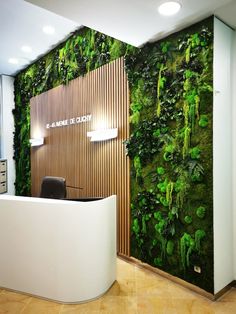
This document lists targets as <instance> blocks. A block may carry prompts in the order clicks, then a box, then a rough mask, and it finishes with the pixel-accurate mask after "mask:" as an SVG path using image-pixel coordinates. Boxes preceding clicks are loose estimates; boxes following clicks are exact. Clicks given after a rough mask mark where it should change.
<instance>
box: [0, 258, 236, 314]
mask: <svg viewBox="0 0 236 314" xmlns="http://www.w3.org/2000/svg"><path fill="white" fill-rule="evenodd" d="M110 313H111V314H113V313H114V314H236V289H235V288H232V289H231V290H230V291H229V292H227V293H226V294H225V295H224V296H223V297H221V298H220V299H219V300H218V301H216V302H212V301H210V300H208V299H206V298H204V297H202V296H200V295H198V294H197V293H194V292H192V291H190V290H188V289H186V288H183V287H181V286H180V285H178V284H176V283H173V282H171V281H170V280H167V279H165V278H163V277H161V276H159V275H157V274H153V273H152V272H150V271H148V270H143V269H141V268H139V267H137V266H135V265H132V264H130V263H127V262H125V261H123V260H121V259H118V260H117V281H116V282H115V283H114V285H113V286H112V287H111V288H110V289H109V291H108V292H107V293H106V294H105V295H104V296H102V297H101V298H99V299H97V300H94V301H92V302H87V303H83V304H77V305H61V304H58V303H56V302H49V301H45V300H42V299H37V298H33V297H29V296H25V295H23V294H20V293H19V294H18V293H13V292H10V291H7V290H4V289H0V314H110Z"/></svg>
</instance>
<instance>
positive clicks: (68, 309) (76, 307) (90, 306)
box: [60, 299, 101, 314]
mask: <svg viewBox="0 0 236 314" xmlns="http://www.w3.org/2000/svg"><path fill="white" fill-rule="evenodd" d="M100 307H101V299H97V300H94V301H91V302H87V303H81V304H70V305H66V304H65V305H63V307H62V309H61V312H60V314H77V313H78V314H90V313H91V314H97V313H100Z"/></svg>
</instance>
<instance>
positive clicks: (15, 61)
mask: <svg viewBox="0 0 236 314" xmlns="http://www.w3.org/2000/svg"><path fill="white" fill-rule="evenodd" d="M8 62H9V63H11V64H18V63H19V61H18V59H16V58H9V59H8Z"/></svg>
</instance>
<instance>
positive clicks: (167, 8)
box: [158, 1, 181, 16]
mask: <svg viewBox="0 0 236 314" xmlns="http://www.w3.org/2000/svg"><path fill="white" fill-rule="evenodd" d="M180 9H181V4H180V3H179V2H177V1H167V2H164V3H162V4H161V5H160V6H159V7H158V12H159V13H160V14H161V15H165V16H171V15H174V14H176V13H178V12H179V10H180Z"/></svg>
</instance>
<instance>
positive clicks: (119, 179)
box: [31, 58, 130, 256]
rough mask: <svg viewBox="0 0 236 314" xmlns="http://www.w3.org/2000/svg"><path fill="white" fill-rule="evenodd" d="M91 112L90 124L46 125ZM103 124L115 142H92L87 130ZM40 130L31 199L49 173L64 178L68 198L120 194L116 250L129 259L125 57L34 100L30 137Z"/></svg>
mask: <svg viewBox="0 0 236 314" xmlns="http://www.w3.org/2000/svg"><path fill="white" fill-rule="evenodd" d="M87 114H92V120H91V121H90V122H87V123H81V124H77V125H69V126H66V127H59V128H53V129H46V127H45V126H46V123H50V122H53V121H59V120H64V119H70V118H73V117H78V116H83V115H87ZM101 121H104V123H105V125H104V126H105V127H107V128H115V127H117V128H118V138H117V139H113V140H108V141H104V142H96V143H92V142H90V140H89V138H87V132H88V131H92V130H95V129H97V128H98V126H99V125H100V123H101ZM36 129H37V130H36ZM36 131H37V132H38V131H40V132H39V133H41V136H43V137H44V138H45V145H43V146H41V147H38V148H32V149H31V169H32V170H31V172H32V195H33V196H38V195H39V192H40V185H41V180H42V177H43V176H45V175H53V176H63V177H65V178H66V182H67V185H68V186H70V187H68V188H67V193H68V198H78V197H86V196H87V197H93V196H103V197H105V196H108V195H111V194H116V195H117V205H118V207H117V249H118V252H119V253H121V254H124V255H127V256H129V255H130V179H129V177H130V176H129V171H130V169H129V160H128V157H127V156H126V155H125V147H124V144H123V141H124V140H125V139H127V138H128V137H129V90H128V81H127V77H126V74H125V70H124V60H123V58H120V59H118V60H116V61H114V62H112V63H110V64H107V65H105V66H103V67H100V68H98V69H97V70H94V71H92V72H90V73H88V74H87V75H86V76H84V77H80V78H77V79H75V80H73V81H71V82H70V83H69V84H68V85H67V86H59V87H56V88H54V89H52V90H50V91H48V92H46V93H43V94H41V95H39V96H36V97H34V98H32V99H31V137H35V136H38V135H36ZM80 187H82V188H83V189H82V190H80V189H79V188H80ZM91 219H92V218H91ZM88 227H89V226H88Z"/></svg>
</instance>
